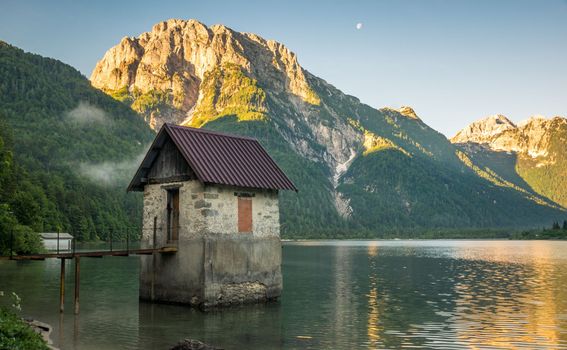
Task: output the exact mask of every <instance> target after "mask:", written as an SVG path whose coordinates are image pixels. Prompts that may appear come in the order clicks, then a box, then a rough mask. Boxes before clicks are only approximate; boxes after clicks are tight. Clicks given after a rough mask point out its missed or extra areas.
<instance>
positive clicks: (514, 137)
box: [451, 115, 567, 158]
mask: <svg viewBox="0 0 567 350" xmlns="http://www.w3.org/2000/svg"><path fill="white" fill-rule="evenodd" d="M561 128H563V129H566V130H567V119H565V118H562V117H554V118H551V119H548V118H545V117H543V116H540V115H537V116H532V117H530V118H529V119H527V120H524V121H522V122H519V123H518V124H517V125H515V124H514V123H512V122H511V121H510V120H509V119H508V118H506V117H504V116H501V115H496V116H491V117H489V118H486V119H483V120H480V121H478V122H475V123H472V124H471V125H469V126H468V127H467V128H465V129H463V130H461V131H459V132H458V133H457V135H455V137H453V138H452V139H451V142H453V143H460V144H465V143H468V144H471V143H475V144H483V145H485V146H486V147H488V148H490V149H492V150H496V151H506V152H516V153H521V154H524V155H526V156H529V157H531V158H538V157H545V156H547V155H548V154H549V151H550V150H549V148H550V145H551V141H552V139H553V137H554V134H555V133H557V132H560V130H561Z"/></svg>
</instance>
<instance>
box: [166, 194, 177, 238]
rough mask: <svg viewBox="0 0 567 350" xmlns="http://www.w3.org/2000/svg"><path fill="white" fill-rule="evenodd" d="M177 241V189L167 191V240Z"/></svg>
mask: <svg viewBox="0 0 567 350" xmlns="http://www.w3.org/2000/svg"><path fill="white" fill-rule="evenodd" d="M178 239H179V189H178V188H176V189H171V190H168V191H167V240H168V241H177V240H178Z"/></svg>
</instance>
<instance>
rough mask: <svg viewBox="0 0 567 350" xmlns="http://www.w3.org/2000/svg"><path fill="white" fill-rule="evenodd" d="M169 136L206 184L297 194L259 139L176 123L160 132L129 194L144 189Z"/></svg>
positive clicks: (133, 181) (130, 186)
mask: <svg viewBox="0 0 567 350" xmlns="http://www.w3.org/2000/svg"><path fill="white" fill-rule="evenodd" d="M165 134H167V135H169V137H171V140H172V141H173V142H174V144H175V145H176V146H177V148H178V149H179V151H180V152H181V154H182V155H183V157H184V158H185V160H186V161H187V163H188V164H189V166H190V167H191V169H192V170H193V171H194V172H195V174H196V175H197V178H198V179H199V180H200V181H201V182H203V183H207V184H222V185H232V186H238V187H247V188H261V189H274V190H292V191H297V188H296V187H295V185H294V184H293V183H292V182H291V181H290V180H289V178H288V177H287V176H286V175H285V174H284V172H283V171H282V170H281V169H280V168H279V167H278V165H277V164H276V163H275V162H274V160H273V159H272V158H271V157H270V156H269V155H268V153H267V152H266V150H264V148H263V147H262V145H261V144H260V143H259V142H258V141H257V140H256V139H253V138H249V137H243V136H235V135H229V134H224V133H219V132H215V131H209V130H203V129H195V128H190V127H184V126H178V125H172V124H164V126H163V127H162V128H161V130H160V131H159V133H158V135H157V136H156V139H155V140H154V143H153V144H152V146H151V147H150V150H149V151H148V153H147V154H146V157H145V158H144V160H143V161H142V164H141V165H140V168H139V169H138V171H137V172H136V175H135V176H134V178H133V179H132V182H131V183H130V185H129V186H128V190H129V191H135V190H142V189H143V183H142V177H144V176H145V175H146V174H147V171H149V169H150V168H151V166H152V164H153V161H154V160H155V158H156V157H157V154H158V153H159V148H161V145H163V143H164V142H165Z"/></svg>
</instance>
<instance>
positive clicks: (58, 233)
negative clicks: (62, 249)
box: [57, 229, 59, 255]
mask: <svg viewBox="0 0 567 350" xmlns="http://www.w3.org/2000/svg"><path fill="white" fill-rule="evenodd" d="M57 255H59V229H57Z"/></svg>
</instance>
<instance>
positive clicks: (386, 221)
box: [90, 19, 567, 237]
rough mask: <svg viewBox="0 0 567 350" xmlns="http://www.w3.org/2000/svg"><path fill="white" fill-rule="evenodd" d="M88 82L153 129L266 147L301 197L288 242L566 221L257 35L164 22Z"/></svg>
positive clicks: (291, 205) (294, 204) (445, 143)
mask: <svg viewBox="0 0 567 350" xmlns="http://www.w3.org/2000/svg"><path fill="white" fill-rule="evenodd" d="M90 79H91V82H92V84H93V86H95V87H97V88H99V89H101V90H102V91H104V92H106V93H107V94H109V95H110V96H112V97H114V98H115V99H117V100H119V101H122V102H124V103H125V104H127V105H129V106H131V107H132V108H133V109H134V110H136V111H138V112H139V113H140V114H141V115H142V116H143V118H144V120H145V121H146V122H147V123H148V124H149V125H150V126H151V127H152V128H154V129H157V128H159V127H160V125H161V124H162V123H164V122H173V123H177V124H183V125H188V126H194V127H204V128H210V129H215V130H223V131H229V132H233V133H239V134H245V135H249V136H254V137H256V138H258V139H259V140H260V142H262V144H263V145H264V146H265V147H266V148H267V149H268V151H269V152H270V153H271V154H272V155H273V156H274V157H275V158H276V160H277V161H278V163H279V164H280V165H281V166H282V167H283V168H284V170H285V171H286V172H287V173H288V174H289V175H290V177H291V178H292V179H293V180H294V182H295V184H296V185H297V186H298V187H299V189H300V191H299V193H298V194H295V193H283V195H282V222H283V225H282V227H283V231H284V233H285V234H286V235H310V236H313V235H321V236H324V235H329V234H332V235H337V234H348V235H349V236H350V237H352V236H353V235H358V234H360V235H365V236H370V237H376V236H380V235H383V234H385V233H388V232H406V233H407V232H411V231H412V230H423V229H428V228H464V227H467V228H468V227H526V226H535V225H542V224H548V223H549V222H552V221H553V220H559V219H560V218H563V217H566V216H567V214H566V213H565V212H564V211H563V210H562V209H561V208H559V206H558V205H557V204H556V203H553V202H551V201H549V200H547V199H546V198H543V197H541V196H540V195H539V194H537V193H531V192H525V191H521V190H518V189H516V188H513V187H508V186H499V185H497V184H495V183H494V182H493V181H491V179H487V178H486V177H484V176H479V174H478V173H477V172H476V171H475V170H474V169H471V168H470V167H469V166H468V164H467V161H468V160H467V159H466V154H465V153H464V152H463V151H462V150H460V149H459V148H458V147H455V146H454V145H453V144H452V143H451V142H449V140H447V139H446V138H445V137H444V136H443V135H442V134H440V133H438V132H437V131H435V130H433V129H431V128H430V127H429V126H427V125H426V124H425V123H424V122H423V121H422V120H421V119H420V118H419V117H418V115H417V114H416V112H415V111H414V110H413V109H412V108H411V107H403V108H400V109H398V110H396V109H391V108H382V109H378V110H377V109H374V108H372V107H370V106H368V105H365V104H363V103H361V102H360V101H359V100H358V99H357V98H356V97H353V96H349V95H346V94H344V93H342V92H341V91H340V90H338V89H337V88H335V87H334V86H332V85H331V84H329V83H327V82H326V81H324V80H323V79H321V78H318V77H316V76H314V75H313V74H311V73H309V72H308V71H307V70H305V69H303V68H302V67H301V66H300V65H299V63H298V59H297V56H296V55H295V54H294V53H293V52H291V51H290V50H289V49H288V48H286V47H285V46H284V45H282V44H280V43H277V42H275V41H273V40H265V39H263V38H261V37H259V36H258V35H256V34H251V33H239V32H236V31H234V30H232V29H230V28H228V27H226V26H223V25H214V26H211V27H207V26H205V25H204V24H202V23H200V22H198V21H195V20H178V19H172V20H168V21H164V22H161V23H158V24H156V25H155V26H154V27H153V28H152V30H151V31H149V32H146V33H143V34H141V35H140V36H138V37H136V38H129V37H126V38H124V39H122V40H121V41H120V43H118V44H117V45H116V46H115V47H113V48H111V49H110V50H108V51H107V52H106V54H105V55H104V57H103V58H102V59H101V60H100V61H99V62H98V63H97V65H96V67H95V68H94V70H93V72H92V75H91V78H90ZM384 83H386V82H384ZM510 208H514V210H510Z"/></svg>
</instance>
